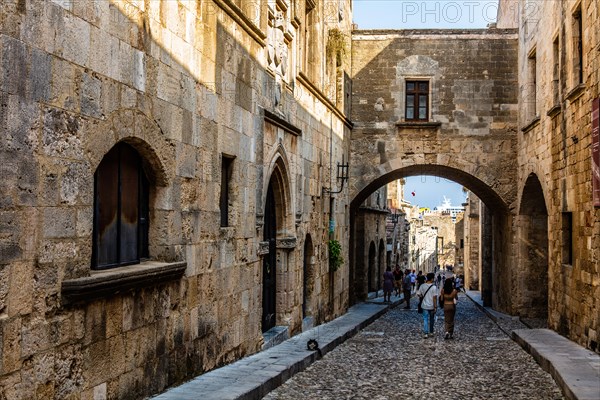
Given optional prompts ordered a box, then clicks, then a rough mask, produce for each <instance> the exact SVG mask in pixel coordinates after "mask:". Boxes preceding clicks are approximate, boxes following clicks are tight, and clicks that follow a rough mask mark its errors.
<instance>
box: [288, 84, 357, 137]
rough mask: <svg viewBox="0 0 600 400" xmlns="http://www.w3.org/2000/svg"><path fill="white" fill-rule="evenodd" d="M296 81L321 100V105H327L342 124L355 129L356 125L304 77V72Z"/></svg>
mask: <svg viewBox="0 0 600 400" xmlns="http://www.w3.org/2000/svg"><path fill="white" fill-rule="evenodd" d="M296 80H297V81H298V82H300V83H301V84H302V85H303V86H304V87H306V89H308V91H309V92H311V93H312V94H313V96H315V97H316V98H317V99H319V101H321V103H323V104H325V106H326V107H327V108H328V109H329V110H330V111H331V112H332V113H334V114H335V116H336V117H338V118H339V119H340V120H342V122H343V123H344V125H346V127H348V128H349V129H352V128H353V127H354V123H352V121H350V120H349V119H348V117H346V116H345V115H344V113H343V112H341V111H340V110H338V108H337V107H336V106H335V104H333V103H332V102H331V100H329V98H327V96H325V94H324V93H323V92H321V91H320V90H319V89H318V88H317V87H316V86H315V85H314V84H313V83H312V82H311V81H310V79H309V78H308V77H307V76H306V75H304V74H303V73H302V72H300V73H299V74H298V76H297V77H296Z"/></svg>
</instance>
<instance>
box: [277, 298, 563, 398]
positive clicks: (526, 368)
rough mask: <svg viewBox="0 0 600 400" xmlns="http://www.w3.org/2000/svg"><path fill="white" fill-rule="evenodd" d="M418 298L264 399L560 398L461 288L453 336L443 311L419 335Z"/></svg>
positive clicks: (549, 380) (550, 381)
mask: <svg viewBox="0 0 600 400" xmlns="http://www.w3.org/2000/svg"><path fill="white" fill-rule="evenodd" d="M416 303H417V301H416V299H413V300H412V304H411V305H412V306H413V309H411V310H404V309H403V308H402V307H403V306H402V305H401V306H399V307H396V308H394V309H392V310H390V311H389V312H388V313H386V314H385V315H384V316H382V317H381V318H379V319H378V320H377V321H375V322H374V323H373V324H371V325H369V326H367V327H366V328H365V329H363V330H362V331H361V332H359V333H358V334H357V335H356V336H354V337H353V338H351V339H349V340H348V341H347V342H345V343H344V344H343V345H341V346H339V347H338V348H336V349H335V350H333V351H331V352H330V353H328V354H326V355H325V356H324V357H323V359H322V360H319V361H318V362H316V363H315V364H313V365H312V366H311V367H309V368H308V369H306V370H305V371H304V372H302V373H299V374H297V375H295V376H294V377H293V378H292V379H290V380H289V381H287V382H286V383H284V384H283V385H282V386H281V387H279V388H278V389H276V390H274V391H273V392H271V393H269V395H267V396H266V397H265V399H271V400H274V399H278V400H285V399H289V400H297V399H303V400H307V399H336V400H339V399H353V400H359V399H365V400H366V399H368V400H386V399H404V398H418V399H442V398H445V399H527V400H529V399H562V398H563V396H562V394H561V391H560V389H559V388H558V386H557V385H556V384H555V382H554V381H553V379H552V377H551V376H550V375H549V374H547V373H546V372H544V371H543V370H542V369H541V368H540V367H539V366H538V365H537V364H536V362H535V361H534V360H533V358H532V357H531V356H530V355H529V354H527V353H526V352H525V351H523V350H522V349H521V348H520V347H519V346H518V345H517V344H516V343H515V342H513V341H512V340H511V339H510V338H509V337H508V336H506V334H504V333H503V332H502V331H501V330H500V329H499V328H498V326H497V325H496V324H495V323H494V322H492V321H491V320H490V319H489V318H488V317H487V316H486V315H485V314H484V313H483V312H481V311H480V310H479V309H478V308H477V307H476V306H475V305H474V304H473V303H472V302H471V301H470V300H469V299H468V298H466V297H465V296H464V295H461V297H460V300H459V304H458V307H457V314H456V321H455V322H456V327H455V332H454V339H452V340H444V336H443V335H444V332H443V324H444V320H443V314H442V312H441V311H438V315H437V321H436V324H435V334H434V337H433V338H431V337H430V338H428V339H424V338H423V334H422V317H421V315H420V314H417V312H416V310H415V308H416ZM316 339H317V340H318V337H317V338H316Z"/></svg>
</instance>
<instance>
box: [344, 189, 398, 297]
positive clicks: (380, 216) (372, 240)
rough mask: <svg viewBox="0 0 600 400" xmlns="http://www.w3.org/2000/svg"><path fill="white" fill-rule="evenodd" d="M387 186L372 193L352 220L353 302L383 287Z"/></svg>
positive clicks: (385, 256)
mask: <svg viewBox="0 0 600 400" xmlns="http://www.w3.org/2000/svg"><path fill="white" fill-rule="evenodd" d="M386 203H387V188H386V187H382V188H380V189H378V190H377V191H376V192H374V193H373V194H371V196H369V198H368V199H367V200H365V202H364V203H363V205H362V206H361V207H360V208H359V209H358V211H357V212H356V213H355V215H354V219H353V232H354V236H353V242H352V248H353V249H355V252H354V253H353V254H354V255H353V260H352V261H353V268H352V269H351V271H350V280H351V283H350V292H351V295H352V296H353V299H352V303H355V302H357V301H361V300H365V299H367V296H368V294H369V293H370V292H376V291H378V290H382V289H383V273H384V271H385V269H386V267H387V229H386V223H387V217H388V214H389V210H388V208H387V207H386Z"/></svg>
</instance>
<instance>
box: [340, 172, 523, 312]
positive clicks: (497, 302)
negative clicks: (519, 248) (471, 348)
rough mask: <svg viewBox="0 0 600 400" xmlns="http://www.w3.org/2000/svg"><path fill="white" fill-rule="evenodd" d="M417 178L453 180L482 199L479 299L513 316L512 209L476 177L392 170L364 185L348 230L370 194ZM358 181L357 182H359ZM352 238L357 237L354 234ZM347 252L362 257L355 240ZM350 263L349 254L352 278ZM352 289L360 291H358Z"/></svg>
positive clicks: (352, 258) (354, 202)
mask: <svg viewBox="0 0 600 400" xmlns="http://www.w3.org/2000/svg"><path fill="white" fill-rule="evenodd" d="M380 173H381V170H380ZM417 175H434V176H438V177H441V178H446V179H449V180H452V181H454V182H456V183H459V184H461V185H463V186H465V187H466V188H468V189H469V190H470V191H472V192H473V193H474V194H475V195H477V197H479V198H480V199H482V201H483V203H484V205H485V206H484V208H483V216H482V237H481V242H482V259H481V264H482V273H481V275H482V276H481V280H482V285H481V291H482V297H483V298H484V302H485V304H486V305H488V306H494V307H495V308H498V309H501V310H504V311H507V312H515V309H514V306H515V305H514V304H513V303H512V297H513V293H512V292H513V290H516V288H513V287H512V286H511V285H510V282H509V281H507V277H509V276H511V273H512V269H511V268H512V264H511V257H512V254H513V248H512V246H513V236H514V234H513V233H514V226H513V217H512V213H511V209H510V206H509V205H508V204H507V203H506V202H505V201H504V199H503V197H502V196H501V195H500V194H499V193H498V192H497V191H496V190H495V188H493V187H491V186H489V185H488V184H486V183H485V182H483V181H482V180H481V179H479V178H478V177H476V176H474V175H472V174H470V173H468V172H465V171H462V170H459V169H456V168H452V167H448V166H444V165H432V164H429V165H411V166H407V167H404V168H399V169H396V170H392V171H390V172H388V173H386V174H383V173H381V174H380V175H379V176H378V177H377V178H375V179H373V181H372V182H370V183H368V184H367V183H366V182H365V184H364V185H363V188H362V190H361V191H360V192H358V193H356V195H355V196H354V198H353V200H352V202H351V210H350V212H351V215H350V217H351V229H355V227H354V221H355V220H356V218H355V213H356V211H357V209H358V207H359V206H360V204H361V203H362V202H363V201H364V199H366V198H367V197H368V196H369V195H370V194H371V193H372V192H373V191H375V190H376V189H378V188H379V187H381V186H384V185H386V184H387V183H389V182H391V181H393V180H396V179H401V178H405V177H408V176H417ZM357 180H360V178H359V179H357ZM353 236H354V237H359V236H358V235H357V234H356V233H355V234H354V235H353ZM350 249H351V251H352V252H356V253H357V254H360V253H361V249H360V243H359V242H358V241H356V240H355V242H354V243H352V244H351V246H350ZM353 263H354V255H353V254H351V256H350V273H351V274H352V273H354V270H353V268H354V264H353ZM357 272H358V271H357ZM355 286H356V285H355ZM367 287H368V289H369V290H370V289H371V287H370V286H367ZM353 289H354V290H358V291H361V289H360V288H357V287H355V288H353Z"/></svg>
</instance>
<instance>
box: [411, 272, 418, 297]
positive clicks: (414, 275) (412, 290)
mask: <svg viewBox="0 0 600 400" xmlns="http://www.w3.org/2000/svg"><path fill="white" fill-rule="evenodd" d="M416 282H417V273H416V272H415V270H414V269H413V270H412V272H411V273H410V284H411V285H412V288H411V293H412V292H414V291H415V284H416Z"/></svg>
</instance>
